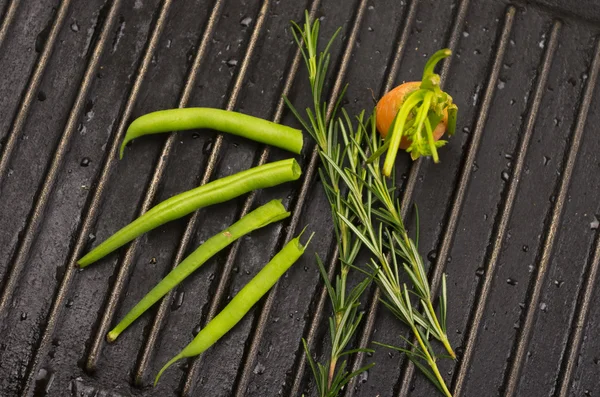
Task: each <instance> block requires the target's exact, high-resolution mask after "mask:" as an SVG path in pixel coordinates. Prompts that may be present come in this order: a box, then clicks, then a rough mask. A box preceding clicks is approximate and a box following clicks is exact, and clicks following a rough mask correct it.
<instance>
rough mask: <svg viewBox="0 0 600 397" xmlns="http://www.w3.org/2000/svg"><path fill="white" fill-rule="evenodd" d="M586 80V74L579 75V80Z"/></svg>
mask: <svg viewBox="0 0 600 397" xmlns="http://www.w3.org/2000/svg"><path fill="white" fill-rule="evenodd" d="M587 78H588V75H587V73H582V74H581V80H583V81H585V80H587Z"/></svg>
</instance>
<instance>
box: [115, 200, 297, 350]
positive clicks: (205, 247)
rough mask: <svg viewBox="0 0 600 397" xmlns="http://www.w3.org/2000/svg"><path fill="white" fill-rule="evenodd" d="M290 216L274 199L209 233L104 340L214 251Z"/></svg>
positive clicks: (120, 329) (135, 316) (124, 326)
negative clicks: (232, 222) (219, 229)
mask: <svg viewBox="0 0 600 397" xmlns="http://www.w3.org/2000/svg"><path fill="white" fill-rule="evenodd" d="M289 215H290V213H289V212H287V211H286V209H285V207H284V206H283V204H282V203H281V200H273V201H270V202H268V203H267V204H265V205H263V206H261V207H259V208H257V209H255V210H254V211H252V212H250V213H248V214H247V215H246V216H244V217H242V219H240V220H239V221H237V222H236V223H234V224H233V225H231V226H229V227H228V228H227V229H225V230H223V231H222V232H220V233H218V234H216V235H214V236H212V237H211V238H209V239H208V240H206V242H205V243H204V244H202V245H201V246H200V247H198V248H197V249H196V250H195V251H194V252H192V253H191V254H190V255H189V256H188V257H187V258H185V259H184V260H183V261H182V262H181V263H180V264H179V265H178V266H177V267H176V268H174V269H173V270H171V272H170V273H169V274H167V276H166V277H165V278H163V279H162V280H161V281H160V282H159V283H158V284H157V285H156V286H155V287H154V288H152V290H151V291H150V292H148V294H146V296H144V297H143V298H142V300H141V301H139V302H138V304H137V305H135V306H134V307H133V309H131V310H130V311H129V313H127V314H126V315H125V317H124V318H123V320H121V322H120V323H119V324H117V326H116V327H115V328H113V329H112V330H111V331H110V332H109V333H108V335H107V336H106V339H108V341H109V342H112V341H114V340H115V339H117V337H118V336H119V335H120V334H121V332H123V331H124V330H125V329H126V328H127V327H129V325H131V323H133V322H134V321H135V320H136V319H137V318H138V317H139V316H141V315H142V313H144V312H145V311H146V310H148V309H149V308H150V307H151V306H152V305H154V304H155V303H156V302H157V301H158V300H159V299H160V298H162V297H163V296H165V295H166V294H167V293H168V292H169V291H170V290H171V289H173V288H175V286H176V285H178V284H179V283H181V282H182V281H183V280H184V279H185V278H186V277H187V276H189V275H190V274H192V272H194V271H195V270H196V269H198V268H199V267H200V266H202V265H203V264H204V263H205V262H206V261H207V260H208V259H210V258H211V257H212V256H214V255H215V254H216V253H217V252H219V251H221V250H222V249H223V248H225V247H227V246H228V245H229V244H231V243H233V242H234V241H235V240H237V239H238V238H240V237H242V236H243V235H245V234H248V233H250V232H251V231H253V230H256V229H260V228H261V227H264V226H267V225H268V224H270V223H273V222H277V221H279V220H282V219H285V218H287V217H288V216H289Z"/></svg>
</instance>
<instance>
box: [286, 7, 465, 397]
mask: <svg viewBox="0 0 600 397" xmlns="http://www.w3.org/2000/svg"><path fill="white" fill-rule="evenodd" d="M293 28H294V29H293V34H294V38H295V40H296V42H297V44H298V46H299V47H300V48H301V49H302V54H303V56H304V60H305V63H306V65H307V67H308V71H309V81H310V84H311V90H312V96H313V109H310V108H309V109H306V115H307V119H308V121H307V120H306V119H304V118H303V117H302V116H301V115H300V114H299V112H298V111H297V110H296V109H295V108H294V106H293V105H292V104H291V103H290V102H289V101H288V100H287V99H286V102H287V104H288V106H289V107H290V109H291V110H292V112H293V113H294V115H295V116H296V117H297V118H298V120H299V121H300V122H301V123H302V125H303V127H304V128H305V129H306V130H307V131H308V132H309V133H310V134H311V135H312V137H313V139H314V140H315V141H316V143H317V145H318V150H319V155H320V157H321V160H322V165H321V168H320V170H319V172H320V175H321V181H322V183H323V185H324V188H325V192H326V194H327V198H328V200H329V203H330V205H331V210H332V215H333V223H334V229H335V233H336V239H337V243H338V248H339V261H340V272H339V274H338V275H337V276H336V278H335V282H334V283H332V282H330V281H329V279H328V277H327V273H326V271H325V268H324V266H323V264H322V262H321V260H320V259H319V258H318V257H317V263H318V265H319V268H320V270H321V273H322V276H323V278H324V280H325V281H324V282H325V285H326V288H327V292H328V295H329V298H330V300H331V303H332V307H333V316H332V317H331V318H330V319H329V329H330V337H331V340H332V348H331V352H330V355H329V358H328V361H327V362H326V363H325V364H321V363H317V362H315V360H314V359H313V358H312V356H311V354H310V352H309V351H308V346H307V344H306V342H305V341H304V346H305V349H306V353H307V356H308V361H309V364H310V366H311V369H312V372H313V375H314V378H315V380H316V385H317V389H318V392H319V396H321V397H326V396H327V397H333V396H337V395H338V393H339V392H340V391H341V390H342V388H343V386H344V385H345V384H346V383H348V381H349V380H350V379H351V378H352V377H354V376H356V375H358V374H359V373H361V372H363V371H365V370H366V369H368V368H369V367H370V366H371V365H372V364H369V365H367V366H366V367H363V368H360V369H359V370H358V371H356V372H354V373H348V372H347V371H346V361H345V360H344V361H343V362H342V363H340V359H342V357H344V356H346V355H348V354H353V353H356V352H358V351H361V350H360V349H355V350H352V349H351V350H346V349H347V346H348V344H349V343H350V342H351V340H352V339H353V335H354V334H355V332H356V330H357V329H358V326H359V323H360V321H361V318H362V313H360V312H359V306H360V298H361V296H362V293H363V292H364V291H365V289H366V287H367V286H368V284H369V282H370V280H371V279H374V280H375V281H376V283H377V284H378V286H379V287H380V288H381V289H382V291H383V293H384V299H383V303H384V305H385V306H386V307H387V308H388V309H389V310H390V311H391V312H392V313H393V314H394V315H395V316H396V317H397V318H398V319H400V320H401V321H402V322H404V323H405V324H407V325H408V327H409V328H410V329H411V331H412V333H413V334H414V337H415V340H416V343H411V342H410V341H406V342H407V343H408V345H409V348H408V349H404V348H398V347H392V346H388V345H385V346H387V347H391V348H394V349H396V350H399V351H402V352H404V353H406V354H407V356H408V357H409V359H411V360H412V361H413V362H414V363H415V365H416V366H417V368H419V369H420V370H421V371H422V372H423V373H424V374H425V375H426V376H427V377H428V378H429V379H430V380H431V381H432V382H433V384H434V385H435V386H437V387H438V389H439V390H440V391H441V392H442V393H443V394H444V395H446V396H451V394H450V392H449V390H448V388H447V386H446V384H445V382H444V379H443V378H442V376H441V374H440V372H439V369H438V367H437V359H438V355H437V354H436V353H435V351H434V349H433V347H432V345H431V343H430V337H433V338H434V339H437V340H438V341H440V342H441V343H442V345H443V346H444V347H445V349H446V351H447V352H448V354H449V356H450V357H452V358H454V357H455V354H454V351H453V350H452V347H451V346H450V343H449V341H448V337H447V333H446V307H447V305H446V282H445V278H444V279H443V281H442V294H441V298H440V313H439V315H438V314H437V313H436V311H435V309H434V307H433V303H432V294H431V289H430V286H429V282H428V279H427V273H426V271H425V266H424V263H423V259H422V257H421V256H420V255H419V253H418V238H417V241H416V242H415V241H413V240H412V239H411V238H410V237H409V235H408V232H407V231H406V229H405V227H404V224H403V221H402V218H401V213H402V212H401V211H400V202H399V201H398V199H396V198H394V192H393V188H390V187H389V186H388V184H387V180H386V178H385V176H384V173H382V171H381V167H380V159H379V157H378V156H373V157H369V153H383V152H384V151H385V146H386V145H384V143H383V141H382V139H381V138H379V136H378V135H377V132H376V126H375V119H374V117H371V118H369V119H368V120H366V121H365V117H364V112H362V113H361V114H360V116H359V117H358V126H357V127H356V128H355V127H354V125H353V123H352V120H351V118H350V117H349V116H348V114H347V113H346V112H345V111H344V110H342V111H341V116H340V117H339V119H338V120H337V121H335V120H336V116H337V114H338V113H339V109H340V100H341V98H342V96H343V93H342V95H340V98H339V99H338V102H337V103H336V105H335V106H334V109H333V112H332V115H331V120H334V121H331V122H330V121H329V119H327V117H326V116H327V115H326V109H327V105H326V103H325V102H323V101H322V99H321V95H322V91H323V84H324V81H325V77H326V74H327V68H328V65H329V61H330V54H329V48H330V46H331V43H332V41H333V39H334V38H335V35H334V37H333V38H332V39H331V40H330V41H329V42H328V44H327V46H326V48H325V50H324V51H323V52H321V53H318V50H317V45H318V35H319V21H315V22H314V23H311V22H310V21H309V17H308V15H307V16H306V22H305V24H304V26H303V27H300V26H299V25H297V24H295V23H294V24H293ZM336 35H337V32H336ZM433 66H435V64H433ZM433 66H431V67H429V68H427V67H426V72H427V70H429V69H431V71H433ZM424 80H425V77H424ZM434 83H435V82H434ZM432 89H435V87H433V88H432ZM344 91H345V90H344ZM389 171H390V172H392V171H393V168H391V169H389ZM384 172H385V171H384ZM386 176H387V174H386ZM417 223H418V222H417ZM417 236H418V226H417ZM362 246H364V247H366V248H367V249H368V250H369V251H370V252H371V254H372V255H373V257H372V259H371V261H370V264H369V266H368V267H367V268H366V269H364V268H361V267H360V266H357V264H355V261H356V257H357V254H358V252H359V250H360V249H361V247H362ZM353 269H354V270H357V271H360V272H363V273H364V274H366V276H367V277H366V278H365V279H364V281H363V282H362V283H360V284H359V285H358V286H356V287H354V288H353V289H352V290H351V291H349V292H347V289H348V287H347V277H348V273H349V271H350V270H353ZM405 274H406V275H408V278H409V280H410V283H411V284H412V285H411V287H408V286H407V285H406V284H405V283H404V282H403V279H402V278H401V276H402V275H405ZM411 297H413V298H411ZM414 297H416V301H415V302H413V300H414V299H415V298H414ZM414 303H420V304H421V305H422V306H423V308H424V312H423V313H420V312H419V311H418V310H416V309H415V307H414Z"/></svg>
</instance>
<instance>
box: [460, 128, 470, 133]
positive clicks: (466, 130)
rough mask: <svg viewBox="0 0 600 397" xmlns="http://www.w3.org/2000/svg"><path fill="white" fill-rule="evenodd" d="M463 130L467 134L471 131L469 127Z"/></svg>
mask: <svg viewBox="0 0 600 397" xmlns="http://www.w3.org/2000/svg"><path fill="white" fill-rule="evenodd" d="M462 131H463V132H464V133H465V134H468V133H469V132H471V130H470V129H469V127H463V129H462Z"/></svg>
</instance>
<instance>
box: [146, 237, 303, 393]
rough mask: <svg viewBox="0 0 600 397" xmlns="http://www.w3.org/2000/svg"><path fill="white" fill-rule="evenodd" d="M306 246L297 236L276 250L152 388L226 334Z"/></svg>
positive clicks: (161, 371) (177, 356)
mask: <svg viewBox="0 0 600 397" xmlns="http://www.w3.org/2000/svg"><path fill="white" fill-rule="evenodd" d="M309 242H310V241H309ZM307 245H308V242H307V243H306V245H304V246H303V245H302V244H301V243H300V236H298V237H296V238H294V239H292V241H290V242H289V243H288V244H287V245H286V246H285V247H283V249H282V250H281V251H279V253H277V255H275V256H274V257H273V259H271V261H270V262H269V263H267V264H266V265H265V267H263V268H262V270H261V271H260V272H258V274H257V275H256V276H254V278H253V279H252V280H250V282H249V283H248V284H246V285H245V286H244V288H242V289H241V290H240V292H238V294H237V295H236V296H235V297H233V299H232V300H231V301H230V302H229V304H228V305H227V306H225V308H224V309H223V310H222V311H221V312H220V313H219V314H218V315H217V316H216V317H215V318H214V319H212V321H210V322H209V323H208V324H207V325H206V327H204V328H203V329H202V330H201V331H200V332H199V333H198V335H196V337H195V338H194V340H192V341H191V342H190V344H188V345H187V346H186V347H185V348H184V349H183V350H182V351H181V352H180V353H179V354H178V355H176V356H175V357H173V358H172V359H171V360H170V361H169V362H167V363H166V364H165V366H164V367H162V369H161V370H160V371H159V372H158V375H157V376H156V380H155V381H154V385H155V386H156V384H157V383H158V380H159V379H160V377H161V375H162V374H163V372H165V370H166V369H167V368H169V367H170V366H171V365H173V363H175V362H176V361H178V360H181V359H182V358H186V357H193V356H197V355H199V354H201V353H202V352H204V351H205V350H206V349H208V348H209V347H211V346H212V345H213V344H214V343H215V342H216V341H218V340H219V339H220V338H221V337H222V336H223V335H225V334H226V333H227V332H229V330H231V329H232V328H233V327H234V326H235V325H236V324H237V323H238V322H239V321H240V320H241V319H242V317H244V315H245V314H246V313H248V311H249V310H250V308H251V307H252V306H254V304H255V303H256V302H258V300H259V299H260V298H262V296H263V295H264V294H266V293H267V291H268V290H269V289H271V287H272V286H273V285H274V284H275V283H276V282H277V280H278V279H279V278H280V277H281V276H282V275H283V273H285V271H286V270H287V269H289V267H290V266H292V265H293V264H294V262H296V261H297V260H298V258H300V256H301V255H302V254H303V253H304V250H305V248H306V246H307Z"/></svg>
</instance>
